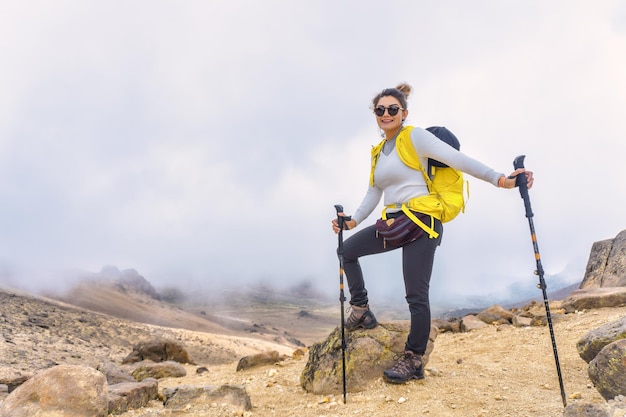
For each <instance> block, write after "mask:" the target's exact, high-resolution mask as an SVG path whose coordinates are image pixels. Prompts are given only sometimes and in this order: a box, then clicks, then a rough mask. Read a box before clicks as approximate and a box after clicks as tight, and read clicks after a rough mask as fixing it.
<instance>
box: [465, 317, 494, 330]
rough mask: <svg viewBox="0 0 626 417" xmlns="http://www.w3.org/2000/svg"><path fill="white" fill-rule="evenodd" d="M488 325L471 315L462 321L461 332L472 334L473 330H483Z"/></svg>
mask: <svg viewBox="0 0 626 417" xmlns="http://www.w3.org/2000/svg"><path fill="white" fill-rule="evenodd" d="M487 326H488V324H487V323H485V322H484V321H482V320H480V319H479V318H478V317H476V316H474V315H473V314H469V315H467V316H465V317H463V318H462V319H461V331H462V332H471V331H472V330H477V329H482V328H483V327H487Z"/></svg>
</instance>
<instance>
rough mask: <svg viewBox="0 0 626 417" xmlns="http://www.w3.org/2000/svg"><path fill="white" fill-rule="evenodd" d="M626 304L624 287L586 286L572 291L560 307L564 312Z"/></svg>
mask: <svg viewBox="0 0 626 417" xmlns="http://www.w3.org/2000/svg"><path fill="white" fill-rule="evenodd" d="M625 305H626V287H605V288H586V289H582V290H576V291H573V292H572V293H571V294H570V295H568V296H567V298H566V299H565V300H563V303H562V304H561V307H562V308H563V310H565V312H566V313H574V312H575V311H580V310H592V309H596V308H604V307H621V306H625Z"/></svg>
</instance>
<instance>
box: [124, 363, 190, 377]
mask: <svg viewBox="0 0 626 417" xmlns="http://www.w3.org/2000/svg"><path fill="white" fill-rule="evenodd" d="M131 375H132V376H133V378H135V380H137V381H143V380H144V379H146V378H155V379H161V378H180V377H183V376H186V375H187V371H186V370H185V368H184V367H183V366H182V365H181V364H180V363H178V362H174V361H166V362H159V363H154V362H151V361H144V362H140V363H139V364H137V366H136V367H135V369H134V370H133V371H132V372H131Z"/></svg>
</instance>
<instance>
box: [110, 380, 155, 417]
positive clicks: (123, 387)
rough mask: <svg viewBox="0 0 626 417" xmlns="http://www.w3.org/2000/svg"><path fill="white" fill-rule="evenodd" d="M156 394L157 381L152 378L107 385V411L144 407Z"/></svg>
mask: <svg viewBox="0 0 626 417" xmlns="http://www.w3.org/2000/svg"><path fill="white" fill-rule="evenodd" d="M158 396H159V387H158V382H157V380H156V379H154V378H147V379H144V380H143V381H141V382H121V383H119V384H113V385H109V397H108V400H109V405H108V407H109V413H110V414H122V413H124V412H126V411H128V410H133V409H137V408H142V407H145V406H147V405H148V403H149V402H150V401H152V400H156V399H157V398H158Z"/></svg>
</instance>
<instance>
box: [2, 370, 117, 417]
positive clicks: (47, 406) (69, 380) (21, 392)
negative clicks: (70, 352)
mask: <svg viewBox="0 0 626 417" xmlns="http://www.w3.org/2000/svg"><path fill="white" fill-rule="evenodd" d="M107 394H108V387H107V381H106V377H105V376H104V374H103V373H101V372H99V371H97V370H96V369H93V368H89V367H86V366H77V365H58V366H55V367H52V368H49V369H46V370H45V371H42V372H40V373H38V374H35V375H34V376H33V377H32V378H30V379H29V380H28V381H26V382H24V383H23V384H22V385H20V386H19V387H18V388H16V389H15V391H13V392H12V393H11V394H9V396H8V397H7V398H6V400H4V402H3V403H2V405H1V406H0V417H36V416H45V417H83V416H90V417H106V416H107V415H108V414H109V412H108V403H107Z"/></svg>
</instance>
